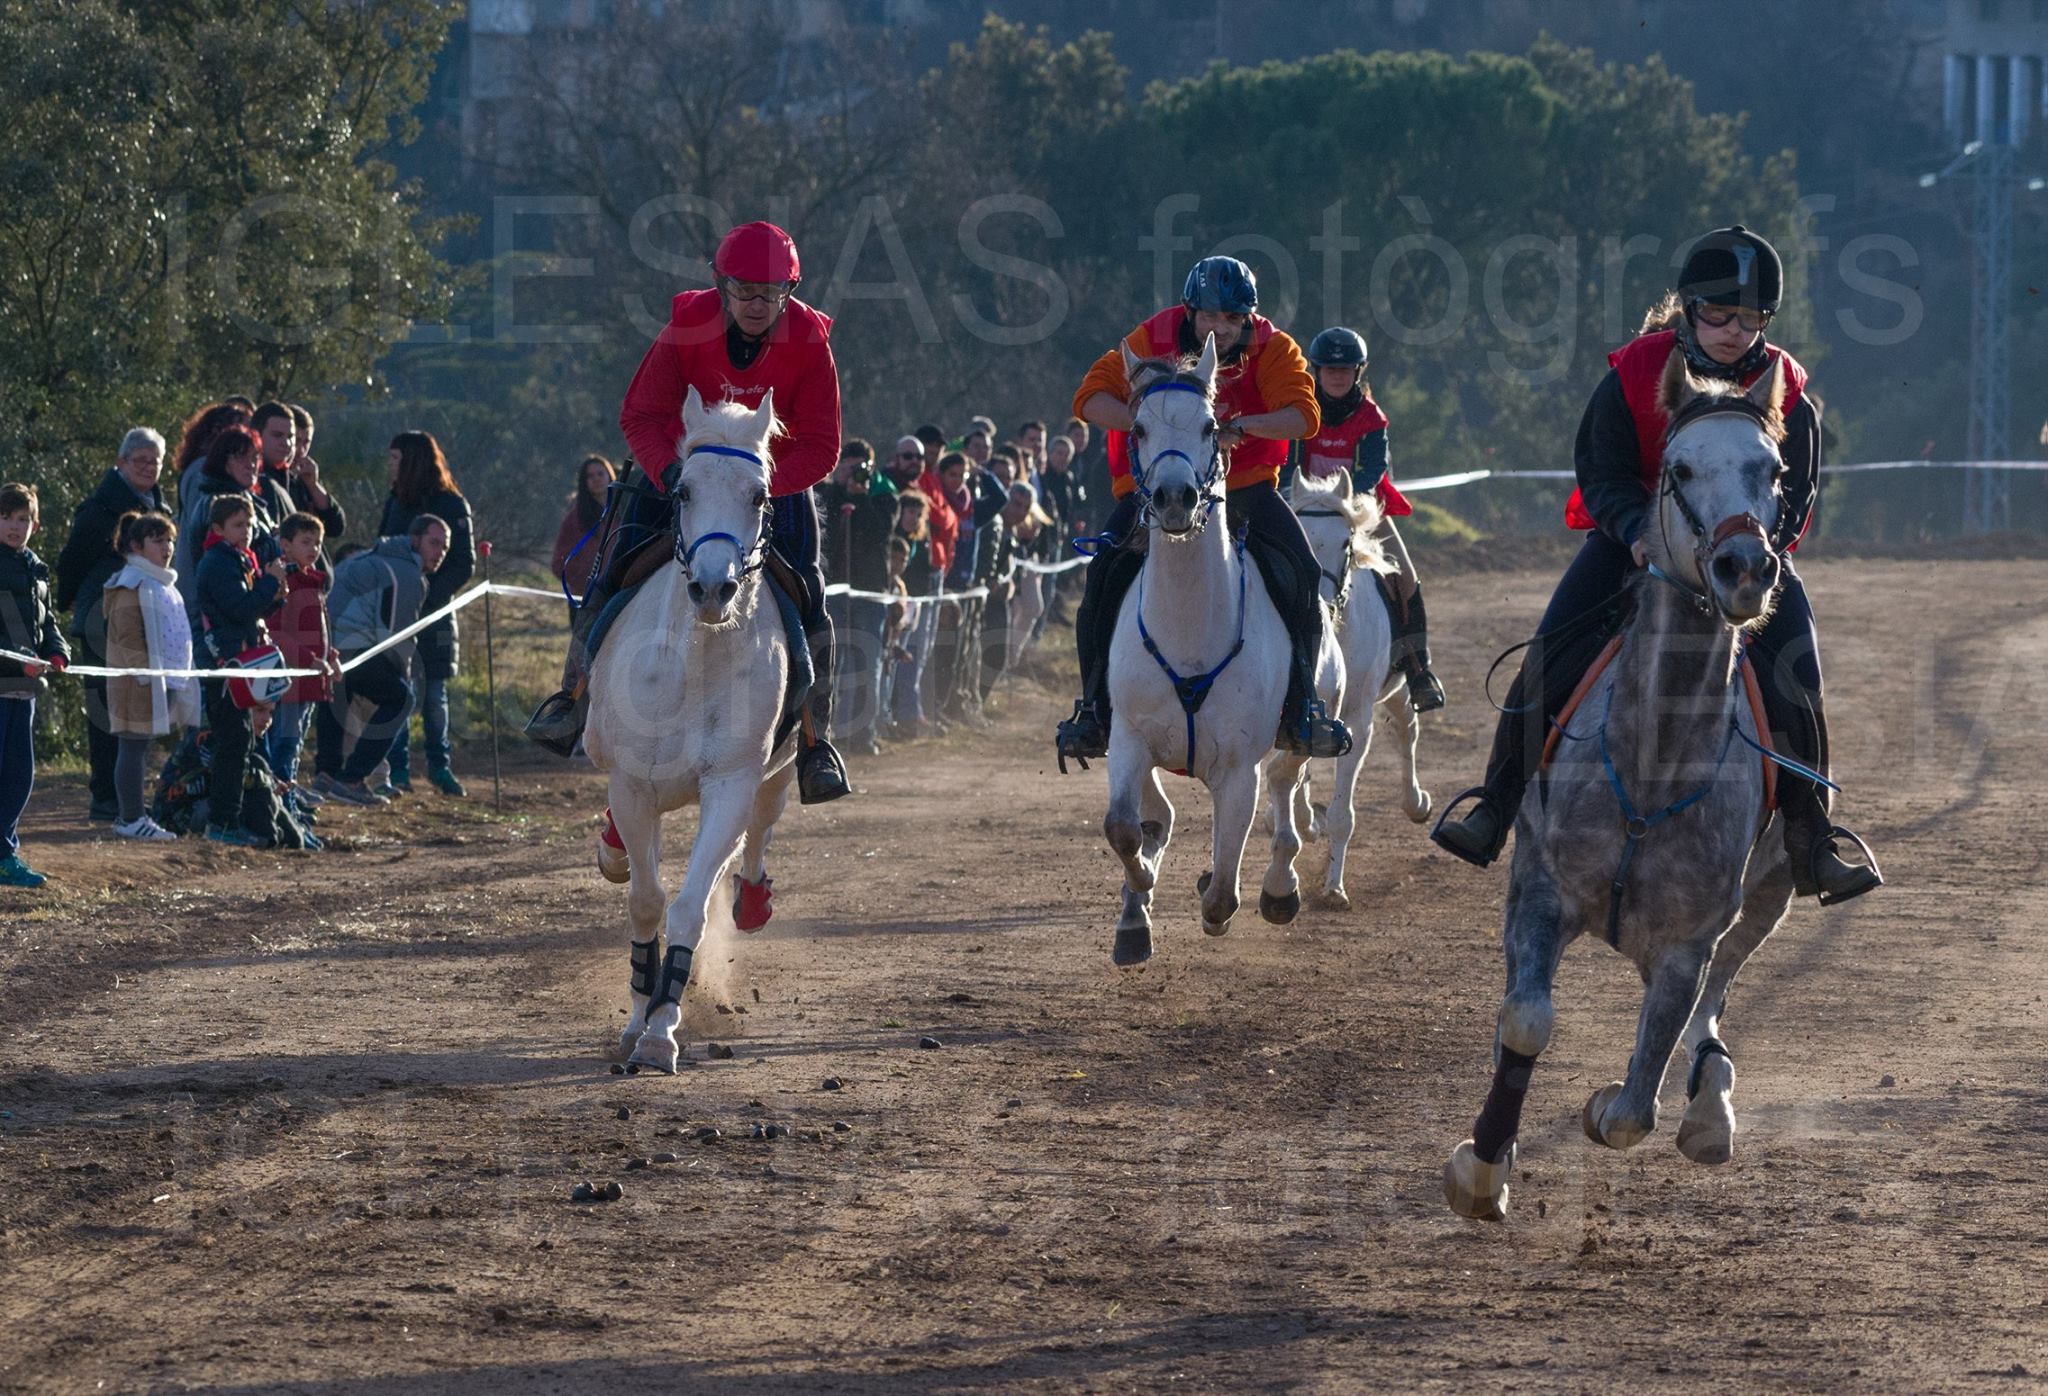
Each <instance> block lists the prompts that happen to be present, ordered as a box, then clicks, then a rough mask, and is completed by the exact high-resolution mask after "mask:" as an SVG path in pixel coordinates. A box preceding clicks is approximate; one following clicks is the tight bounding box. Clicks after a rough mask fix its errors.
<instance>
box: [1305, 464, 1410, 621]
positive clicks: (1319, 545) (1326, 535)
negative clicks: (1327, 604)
mask: <svg viewBox="0 0 2048 1396" xmlns="http://www.w3.org/2000/svg"><path fill="white" fill-rule="evenodd" d="M1287 503H1288V504H1289V505H1290V506H1291V507H1292V508H1293V510H1294V515H1295V517H1296V518H1298V519H1300V520H1301V531H1302V532H1303V533H1305V534H1307V535H1308V546H1309V551H1310V552H1312V553H1314V554H1315V557H1316V566H1317V568H1318V569H1320V570H1321V572H1322V574H1323V580H1324V581H1325V582H1327V583H1329V585H1330V588H1331V590H1330V594H1329V595H1328V596H1326V597H1325V598H1324V599H1325V600H1327V601H1333V602H1335V603H1337V605H1338V606H1340V607H1341V606H1342V605H1343V604H1344V602H1345V601H1346V600H1348V599H1349V597H1350V594H1351V574H1352V573H1353V572H1355V571H1357V570H1358V569H1359V568H1361V567H1363V568H1367V569H1369V570H1371V571H1374V572H1391V571H1393V570H1394V565H1393V564H1392V563H1391V562H1389V561H1388V560H1387V555H1386V552H1385V550H1384V549H1382V548H1381V547H1380V544H1379V540H1378V539H1376V538H1374V537H1373V532H1374V531H1375V530H1376V529H1378V528H1379V526H1380V518H1381V512H1380V503H1379V500H1378V499H1377V498H1375V497H1374V496H1373V495H1371V494H1360V493H1359V492H1358V491H1357V490H1354V489H1353V488H1352V487H1351V474H1350V472H1349V471H1345V470H1339V471H1337V472H1335V473H1334V474H1331V475H1327V476H1319V475H1311V474H1309V473H1308V472H1307V471H1303V472H1301V473H1300V474H1298V475H1296V476H1295V477H1294V483H1293V484H1292V485H1290V486H1288V490H1287Z"/></svg>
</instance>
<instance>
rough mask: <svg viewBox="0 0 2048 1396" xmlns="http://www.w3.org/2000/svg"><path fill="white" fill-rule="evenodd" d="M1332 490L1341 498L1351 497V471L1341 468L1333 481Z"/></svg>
mask: <svg viewBox="0 0 2048 1396" xmlns="http://www.w3.org/2000/svg"><path fill="white" fill-rule="evenodd" d="M1331 492H1332V493H1334V494H1335V495H1336V496H1337V498H1339V499H1349V498H1351V472H1350V471H1348V470H1340V471H1338V472H1337V474H1336V476H1335V478H1334V479H1333V480H1332V482H1331Z"/></svg>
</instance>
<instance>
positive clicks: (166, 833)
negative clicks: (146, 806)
mask: <svg viewBox="0 0 2048 1396" xmlns="http://www.w3.org/2000/svg"><path fill="white" fill-rule="evenodd" d="M114 832H115V833H116V834H118V835H120V836H121V837H122V838H124V839H138V840H140V841H141V842H143V843H176V842H177V841H178V836H177V835H176V834H174V833H172V832H171V831H170V830H169V829H166V828H165V827H164V826H163V825H161V824H159V823H157V822H156V821H155V820H154V819H151V818H150V817H149V816H148V815H146V814H144V815H138V816H137V817H136V820H135V822H134V823H133V824H116V825H115V826H114Z"/></svg>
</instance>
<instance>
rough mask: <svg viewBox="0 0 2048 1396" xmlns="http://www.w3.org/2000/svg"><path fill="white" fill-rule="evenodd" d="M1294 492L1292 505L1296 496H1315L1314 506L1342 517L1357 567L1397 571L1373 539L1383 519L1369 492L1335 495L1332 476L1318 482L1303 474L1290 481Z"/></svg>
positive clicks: (1313, 477)
mask: <svg viewBox="0 0 2048 1396" xmlns="http://www.w3.org/2000/svg"><path fill="white" fill-rule="evenodd" d="M1294 489H1295V493H1296V496H1297V499H1296V501H1295V502H1297V503H1299V502H1301V501H1300V499H1299V496H1300V495H1302V494H1313V495H1317V496H1319V498H1317V500H1316V501H1315V502H1316V503H1317V504H1327V505H1329V506H1330V508H1331V509H1333V510H1335V511H1336V512H1337V513H1339V514H1341V515H1343V516H1344V521H1345V522H1346V523H1347V524H1349V525H1350V526H1351V553H1352V556H1353V557H1354V558H1355V559H1356V560H1357V564H1358V566H1360V567H1363V568H1366V569H1368V570H1369V571H1373V572H1380V573H1391V572H1394V571H1397V570H1398V569H1397V568H1396V567H1395V566H1394V563H1393V560H1392V559H1391V558H1389V557H1388V556H1387V552H1386V549H1385V548H1382V547H1381V546H1380V541H1379V539H1377V538H1375V537H1373V534H1374V533H1375V532H1377V531H1378V529H1379V526H1380V520H1381V519H1382V518H1384V517H1385V514H1384V511H1383V510H1381V508H1380V501H1379V496H1377V495H1375V494H1372V493H1370V492H1368V493H1365V494H1360V493H1358V492H1357V491H1356V490H1353V491H1352V492H1351V493H1350V494H1339V493H1337V477H1336V476H1335V475H1331V476H1328V477H1326V478H1319V477H1317V476H1314V475H1310V474H1308V473H1307V472H1305V471H1304V472H1303V473H1301V474H1298V475H1296V476H1295V477H1294Z"/></svg>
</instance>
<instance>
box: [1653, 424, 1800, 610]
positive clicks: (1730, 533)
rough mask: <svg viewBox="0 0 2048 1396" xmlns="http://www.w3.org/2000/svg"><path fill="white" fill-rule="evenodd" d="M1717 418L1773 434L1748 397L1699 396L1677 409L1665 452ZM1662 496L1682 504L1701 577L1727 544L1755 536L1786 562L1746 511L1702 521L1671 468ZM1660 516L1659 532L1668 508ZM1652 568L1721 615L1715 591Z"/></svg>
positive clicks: (1662, 477)
mask: <svg viewBox="0 0 2048 1396" xmlns="http://www.w3.org/2000/svg"><path fill="white" fill-rule="evenodd" d="M1715 416H1735V417H1746V418H1748V419H1749V420H1750V421H1753V422H1755V423H1756V424H1757V425H1758V426H1759V427H1762V428H1764V429H1765V430H1766V431H1769V430H1770V427H1771V420H1770V417H1769V414H1767V413H1766V412H1765V411H1764V409H1763V408H1761V407H1758V406H1757V405H1756V404H1755V403H1753V402H1751V401H1750V400H1749V399H1748V398H1746V397H1705V398H1694V399H1693V400H1692V401H1691V402H1689V403H1687V404H1686V405H1685V406H1684V407H1682V408H1680V409H1679V410H1678V413H1677V414H1676V415H1675V416H1673V417H1672V419H1671V425H1670V426H1668V427H1666V428H1665V429H1664V445H1665V448H1666V449H1667V450H1668V449H1669V448H1670V445H1671V441H1672V438H1673V437H1675V436H1677V435H1678V433H1679V432H1681V431H1683V430H1684V429H1685V428H1686V427H1689V426H1691V425H1692V424H1693V423H1694V422H1697V421H1699V420H1701V419H1702V418H1705V417H1715ZM1657 492H1658V495H1659V497H1660V503H1661V501H1662V499H1666V498H1668V499H1669V500H1670V501H1671V502H1672V503H1673V504H1676V505H1677V506H1678V512H1679V515H1680V517H1682V518H1683V519H1684V520H1685V526H1686V527H1687V528H1689V529H1691V530H1692V537H1693V556H1694V559H1695V561H1696V563H1697V565H1698V567H1699V574H1700V576H1701V577H1705V576H1706V575H1707V563H1708V561H1709V559H1711V558H1712V557H1713V555H1714V554H1715V553H1716V552H1717V551H1719V550H1720V547H1721V545H1722V544H1723V543H1726V542H1727V541H1728V540H1729V539H1731V538H1743V537H1749V538H1754V539H1756V540H1757V541H1758V542H1759V543H1762V544H1763V545H1764V549H1765V551H1767V552H1769V553H1770V554H1771V556H1772V557H1774V558H1777V559H1778V560H1779V561H1781V562H1782V561H1783V560H1784V553H1783V551H1782V550H1781V549H1779V548H1776V547H1774V546H1772V544H1771V532H1770V530H1769V529H1767V528H1765V527H1764V522H1763V520H1762V519H1759V518H1758V517H1757V516H1756V515H1754V514H1751V513H1747V512H1745V513H1741V514H1731V515H1729V516H1728V517H1727V518H1725V519H1722V520H1721V521H1720V522H1719V523H1717V524H1715V525H1714V526H1713V528H1711V529H1709V528H1708V527H1707V525H1706V522H1705V521H1704V520H1703V519H1701V518H1700V515H1699V511H1698V510H1696V509H1694V508H1693V507H1692V501H1691V500H1689V499H1687V498H1686V497H1685V489H1684V487H1683V486H1681V485H1680V484H1679V483H1678V476H1677V475H1676V474H1675V473H1673V472H1672V471H1670V470H1663V471H1660V472H1659V478H1658V491H1657ZM1657 512H1658V519H1659V523H1658V528H1659V529H1660V530H1661V529H1662V527H1663V523H1662V519H1663V510H1662V509H1661V508H1660V509H1659V510H1658V511H1657ZM1665 551H1666V552H1669V551H1670V545H1669V542H1668V540H1667V542H1666V545H1665ZM1648 566H1649V571H1650V575H1651V576H1653V577H1655V578H1656V579H1657V580H1658V581H1660V582H1664V583H1667V584H1669V585H1670V586H1673V587H1676V588H1677V589H1678V590H1680V591H1682V592H1684V593H1685V594H1686V595H1687V596H1688V597H1690V598H1691V600H1692V604H1693V607H1694V608H1695V609H1696V610H1698V611H1699V613H1700V614H1701V615H1705V616H1710V615H1716V614H1719V613H1720V610H1721V604H1720V602H1719V601H1717V600H1716V599H1715V598H1714V594H1713V592H1712V591H1711V590H1706V591H1702V590H1701V589H1700V588H1698V587H1695V586H1693V585H1692V584H1691V583H1690V582H1687V581H1683V580H1681V579H1680V578H1678V577H1674V576H1672V575H1671V574H1670V573H1669V572H1666V571H1665V570H1664V569H1663V568H1662V567H1659V566H1658V565H1657V564H1656V563H1655V562H1654V561H1653V562H1651V563H1649V564H1648ZM1723 619H1726V617H1725V616H1724V617H1723Z"/></svg>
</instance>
